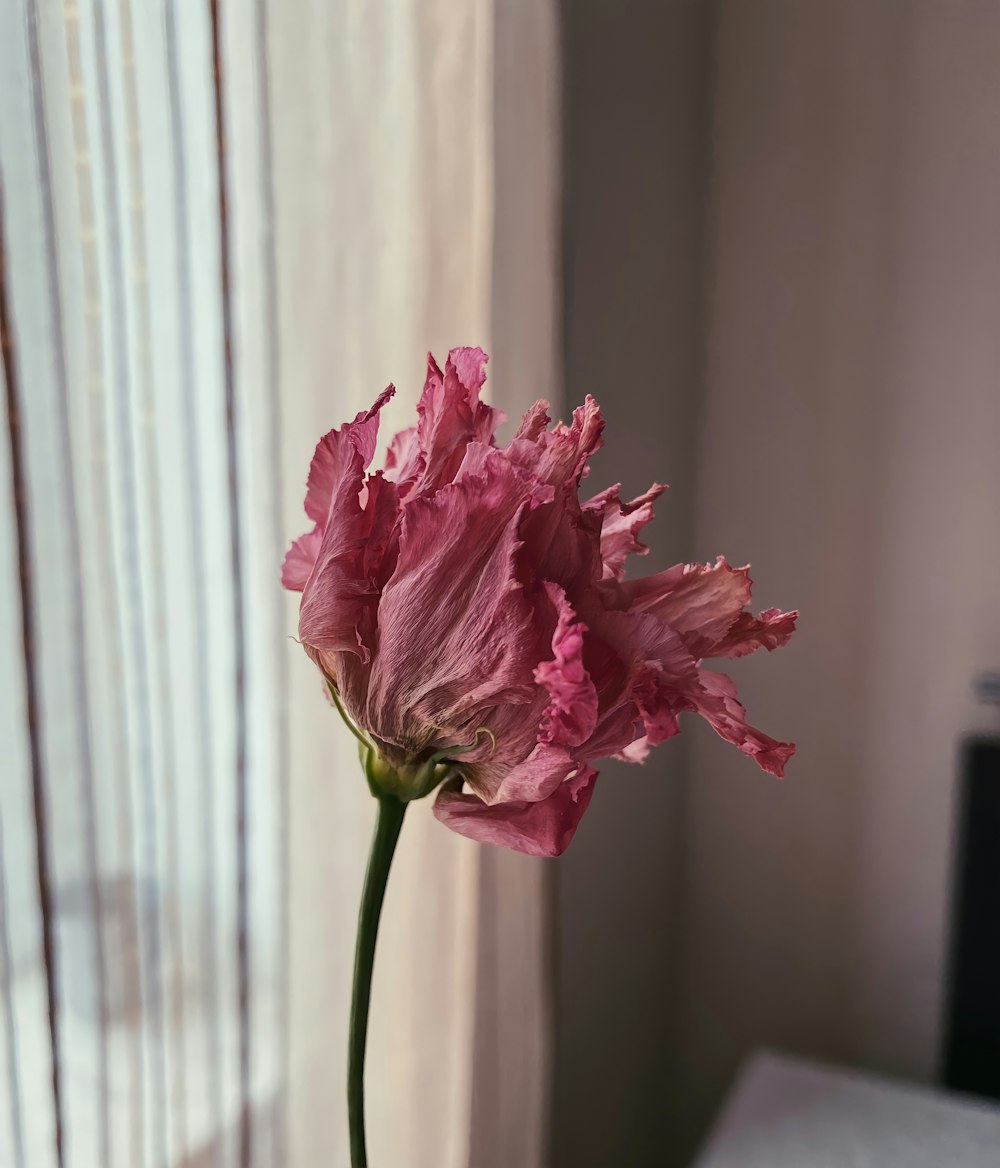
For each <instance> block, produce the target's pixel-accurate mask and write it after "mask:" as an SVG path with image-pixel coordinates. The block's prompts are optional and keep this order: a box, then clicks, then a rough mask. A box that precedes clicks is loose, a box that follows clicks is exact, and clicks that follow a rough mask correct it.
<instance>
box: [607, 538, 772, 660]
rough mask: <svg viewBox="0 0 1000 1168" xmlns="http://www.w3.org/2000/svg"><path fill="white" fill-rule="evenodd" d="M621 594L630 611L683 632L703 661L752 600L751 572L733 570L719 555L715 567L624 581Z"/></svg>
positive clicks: (685, 566) (680, 566)
mask: <svg viewBox="0 0 1000 1168" xmlns="http://www.w3.org/2000/svg"><path fill="white" fill-rule="evenodd" d="M621 591H622V594H623V596H624V597H625V598H626V600H627V602H628V606H629V609H630V611H632V612H649V613H653V614H654V615H655V616H657V617H659V618H660V620H663V621H665V622H666V623H667V624H669V625H670V627H671V628H673V629H675V630H676V631H677V632H678V633H680V635H681V636H682V637H683V638H684V641H685V643H686V644H687V645H688V647H689V648H690V650H691V652H692V654H693V655H694V656H695V657H704V656H706V655H707V651H708V650H709V649H710V648H711V647H712V646H713V645H716V644H718V643H719V642H720V641H721V640H722V639H723V638H724V637H725V636H726V634H727V633H728V632H729V630H730V628H732V626H733V624H734V622H735V621H736V619H737V617H739V615H740V613H741V612H742V611H743V608H744V606H745V605H746V604H747V602H748V601H749V600H750V570H749V568H731V567H730V566H729V565H728V564H727V563H726V560H725V557H724V556H719V558H718V559H717V560H716V562H715V563H714V564H677V565H676V566H675V567H673V568H668V569H667V570H666V571H665V572H658V573H657V574H656V575H655V576H646V577H645V578H644V579H641V580H626V581H625V582H624V583H623V584H622V585H621Z"/></svg>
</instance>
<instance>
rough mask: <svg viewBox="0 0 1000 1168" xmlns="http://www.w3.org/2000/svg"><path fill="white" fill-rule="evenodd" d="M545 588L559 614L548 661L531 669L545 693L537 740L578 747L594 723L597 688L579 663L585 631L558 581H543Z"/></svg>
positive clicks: (588, 735) (590, 732)
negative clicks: (545, 705) (546, 699)
mask: <svg viewBox="0 0 1000 1168" xmlns="http://www.w3.org/2000/svg"><path fill="white" fill-rule="evenodd" d="M545 591H546V592H547V593H548V596H549V599H550V600H551V601H552V603H553V605H554V606H555V608H556V611H557V612H558V614H559V620H558V623H557V625H556V630H555V633H554V635H553V637H552V652H553V654H554V656H553V658H552V660H551V661H543V662H541V664H539V665H538V667H537V668H536V669H535V681H537V682H538V684H539V685H541V686H544V687H545V689H546V690H547V691H548V694H549V699H550V701H549V705H548V706H547V707H546V710H545V713H544V715H543V717H542V728H541V732H540V734H539V740H540V741H541V742H545V743H554V744H556V745H558V746H578V745H579V744H580V743H581V742H583V741H584V740H585V739H587V738H589V737H590V735H591V734H593V732H594V728H595V726H596V725H597V691H596V690H595V689H594V683H593V682H592V681H591V679H590V674H589V673H588V672H587V670H586V669H585V668H584V664H583V637H584V633H585V632H586V631H587V627H586V625H584V624H583V623H582V622H581V621H580V620H579V619H578V618H577V615H576V613H575V612H574V611H573V608H572V606H571V605H570V603H569V601H568V600H567V599H566V593H565V592H564V591H563V590H562V588H560V587H559V585H558V584H552V583H549V582H546V584H545Z"/></svg>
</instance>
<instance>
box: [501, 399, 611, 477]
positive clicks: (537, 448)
mask: <svg viewBox="0 0 1000 1168" xmlns="http://www.w3.org/2000/svg"><path fill="white" fill-rule="evenodd" d="M541 404H542V403H538V405H541ZM538 405H536V406H535V407H533V409H537V408H538ZM538 422H539V418H538V416H537V415H536V414H533V413H532V411H529V414H528V415H526V417H525V419H524V421H522V423H521V426H522V429H523V430H524V434H523V435H521V434H520V433H519V435H518V436H517V437H515V438H514V440H513V441H512V442H511V444H510V445H509V446H508V447H507V448H506V454H507V457H508V458H509V459H510V461H511V462H513V463H514V464H515V465H517V466H520V467H522V468H523V469H525V470H528V471H530V472H531V473H532V474H533V475H534V476H535V478H537V479H538V480H539V481H541V482H543V483H551V484H553V485H556V484H559V483H567V484H568V483H572V484H573V485H574V486H575V485H577V484H578V483H579V482H580V479H581V478H582V477H583V474H584V471H585V469H586V467H587V460H588V459H589V458H590V457H591V455H592V454H594V453H595V452H596V451H598V450H600V448H601V446H602V445H603V441H602V439H601V434H602V432H603V431H604V419H603V418H602V417H601V410H600V407H599V406H598V404H597V402H596V401H594V399H593V398H592V397H590V396H589V395H588V396H587V399H586V401H585V402H584V404H583V405H582V406H578V407H577V408H576V409H575V410H574V411H573V423H572V425H570V426H567V425H565V424H564V423H562V422H560V423H559V424H558V425H557V426H556V427H555V429H554V430H551V431H547V430H541V429H540V428H539V425H538Z"/></svg>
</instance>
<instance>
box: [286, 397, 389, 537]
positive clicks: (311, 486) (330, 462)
mask: <svg viewBox="0 0 1000 1168" xmlns="http://www.w3.org/2000/svg"><path fill="white" fill-rule="evenodd" d="M395 392H396V390H395V389H394V387H393V386H391V385H388V386H386V388H385V389H384V390H383V391H382V393H380V394H379V396H378V397H377V398H376V399H375V404H374V405H373V406H372V408H371V409H370V410H362V411H361V413H360V414H358V416H357V417H356V418H355V419H354V421H353V422H348V423H346V425H344V426H342V427H341V428H340V429H339V430H331V431H330V432H329V434H324V436H323V437H322V438H321V439H320V440H319V443H318V444H317V446H316V452H315V454H314V455H313V460H312V465H311V466H310V467H309V479H308V482H307V486H306V504H305V506H306V514H307V515H308V516H309V518H310V519H312V520H314V521H315V522H316V523H319V524H325V523H326V516H327V513H328V512H329V510H330V501H331V499H332V497H333V494H334V491H335V490H336V489H337V486H338V485H339V481H340V480H339V475H340V464H341V454H340V453H339V452H338V448H339V444H340V443H341V442H343V441H349V442H350V443H351V445H352V446H353V447H354V448H355V449H356V450H357V451H358V453H359V454H360V456H361V467H362V469H365V468H367V466H368V464H369V463H370V462H371V460H372V458H373V457H374V455H375V444H376V441H377V439H378V415H379V411H380V410H381V409H382V407H383V406H384V405H385V403H386V402H387V401H388V400H389V399H390V398H391V397H392V395H393V394H394V393H395Z"/></svg>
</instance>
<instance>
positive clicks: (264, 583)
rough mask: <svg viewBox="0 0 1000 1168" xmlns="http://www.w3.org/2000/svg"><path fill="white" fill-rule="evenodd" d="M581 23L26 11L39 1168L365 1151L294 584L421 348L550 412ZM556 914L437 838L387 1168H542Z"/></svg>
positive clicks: (419, 905) (26, 798)
mask: <svg viewBox="0 0 1000 1168" xmlns="http://www.w3.org/2000/svg"><path fill="white" fill-rule="evenodd" d="M501 9H502V10H501ZM553 30H554V23H553V13H552V9H551V6H550V5H549V4H548V3H546V4H532V3H529V2H528V0H519V2H518V3H514V4H509V5H503V6H500V8H498V10H496V11H495V10H494V5H493V3H492V0H469V2H468V3H464V4H460V5H456V4H454V3H451V2H449V0H431V2H430V3H426V2H422V3H416V2H415V0H381V2H378V3H371V2H365V0H348V2H346V3H338V4H319V3H315V4H314V3H307V2H305V0H293V2H291V3H285V4H282V5H273V4H267V3H265V2H264V0H260V2H259V3H250V2H247V3H242V4H232V5H216V4H212V3H210V2H208V0H206V2H205V3H193V2H192V3H180V2H179V0H159V2H150V0H89V2H82V3H80V4H76V3H73V2H67V3H65V4H56V3H44V2H43V0H14V2H12V3H10V4H7V5H4V6H3V8H2V11H0V79H2V80H0V168H2V171H0V173H2V190H3V201H2V214H0V229H2V240H0V246H2V254H3V281H2V284H3V290H4V296H3V305H2V318H3V319H2V325H3V329H4V337H5V346H4V362H3V375H4V392H5V401H6V407H7V408H6V420H7V435H5V440H4V441H3V442H2V443H0V516H2V527H0V536H2V538H0V646H2V652H0V694H2V702H0V740H2V742H3V744H4V758H3V762H2V764H0V766H2V772H0V775H2V777H0V859H2V863H0V993H2V1002H0V1163H2V1164H4V1165H7V1164H10V1165H12V1166H14V1168H25V1166H27V1168H50V1166H51V1168H56V1166H58V1168H63V1166H74V1168H91V1166H94V1168H98V1166H99V1168H105V1166H110V1168H116V1166H118V1165H122V1166H125V1165H128V1166H129V1168H133V1166H144V1165H156V1166H161V1165H163V1166H166V1165H170V1166H175V1165H186V1166H188V1168H194V1166H195V1165H198V1166H203V1165H204V1166H207V1165H213V1166H215V1165H232V1166H234V1168H235V1166H236V1165H240V1166H241V1168H242V1166H243V1165H249V1164H252V1165H256V1166H259V1168H270V1166H271V1165H275V1166H280V1165H283V1164H292V1165H303V1166H305V1165H309V1166H311V1165H313V1164H327V1163H330V1164H333V1163H342V1162H344V1161H345V1159H346V1136H345V1132H344V1130H343V1107H342V1099H343V1094H344V1080H343V1052H344V1045H345V1029H346V1017H347V1011H346V1004H347V993H348V987H349V977H350V966H351V950H352V946H353V927H354V917H355V912H356V905H357V899H358V895H359V890H360V883H361V878H362V872H363V867H364V858H365V853H366V850H367V844H368V835H369V831H370V827H371V804H370V800H369V798H368V796H367V793H366V790H365V788H364V785H363V783H362V782H361V781H360V780H359V773H358V768H357V762H356V758H355V757H354V752H353V750H352V749H351V743H350V739H349V738H348V737H347V736H346V735H345V733H344V732H343V731H342V730H341V728H340V727H339V725H338V723H337V719H336V718H335V717H334V716H333V715H332V714H331V712H330V710H329V708H328V707H327V705H326V703H325V701H324V698H323V695H322V691H321V687H320V686H319V685H318V684H317V679H316V676H315V673H314V671H313V669H312V668H311V666H310V665H309V663H308V661H307V660H306V659H305V657H304V655H303V654H302V652H301V650H300V649H299V648H298V646H297V645H296V644H295V643H294V640H293V639H292V634H293V633H294V630H295V625H296V619H295V604H294V598H291V597H287V596H285V595H283V594H282V593H281V592H280V589H279V588H278V583H277V580H278V565H279V562H280V557H281V554H282V552H283V548H284V545H285V543H286V541H287V539H288V538H289V537H290V536H291V535H293V534H295V533H297V531H298V529H299V528H300V527H301V525H302V514H301V495H302V487H303V483H304V477H305V472H306V468H307V466H308V460H309V457H310V454H311V450H312V446H313V445H314V443H315V441H316V438H317V436H318V435H319V434H320V433H321V432H323V431H324V430H325V429H328V428H329V427H330V426H331V425H335V424H339V423H340V421H342V420H343V419H344V418H347V417H349V416H352V415H353V414H354V413H355V412H356V411H357V410H358V409H359V408H361V407H362V406H365V405H367V404H369V403H370V400H371V399H372V397H373V396H374V394H375V393H376V392H377V391H378V390H380V389H381V388H382V387H383V386H384V385H385V384H386V383H387V382H388V381H390V380H393V381H396V382H397V385H398V387H399V390H400V393H399V395H398V397H397V399H396V400H395V402H394V403H393V405H392V408H391V410H390V411H388V416H387V417H386V420H385V426H386V430H388V431H390V432H391V431H392V430H393V429H395V428H397V427H398V426H400V425H402V424H404V419H405V418H406V417H407V416H408V415H409V413H410V412H411V411H412V408H413V405H414V402H415V395H416V392H417V390H418V389H419V385H420V383H421V381H422V369H423V360H424V355H425V352H426V350H427V349H428V348H434V349H436V350H439V351H443V350H445V349H446V348H447V347H448V346H450V345H451V344H457V343H482V344H484V345H485V346H487V347H491V348H492V351H493V357H494V360H493V364H492V366H491V373H492V375H493V377H492V398H493V400H495V401H499V403H500V404H501V405H505V406H506V407H507V408H508V410H509V411H510V412H511V413H514V412H516V411H517V410H518V409H519V408H521V407H523V406H524V405H526V404H527V402H528V401H530V400H531V399H532V398H533V397H535V396H538V395H540V394H542V393H546V392H548V393H551V392H552V389H553V385H554V383H555V380H556V361H555V332H556V329H555V320H556V306H555V295H554V274H555V264H554V261H553V254H554V240H555V236H556V232H555V208H556V197H555V192H556V181H555V180H556V173H555V171H556V166H555V159H556V157H557V150H556V131H557V127H556V106H557V102H556V99H555V94H556V83H555V73H554V67H555V57H556V51H555V37H554V31H553ZM518 46H521V48H522V50H524V51H518ZM508 98H509V99H510V100H508ZM220 161H221V166H220ZM220 174H221V177H222V180H223V181H222V182H221V184H220ZM8 437H9V440H7V439H8ZM543 885H544V868H543V866H542V865H540V864H537V863H532V862H531V861H528V860H522V859H513V858H509V857H498V856H496V855H492V854H487V853H485V852H480V851H478V850H477V849H476V848H475V847H474V846H473V845H471V844H469V843H468V842H466V841H463V840H460V839H459V838H458V837H456V836H453V835H452V834H451V833H448V832H446V831H445V830H444V829H442V828H441V827H440V826H439V825H437V824H436V823H435V822H434V821H433V820H432V819H431V817H430V815H429V808H425V807H420V808H418V809H416V810H415V812H414V813H413V814H412V817H411V820H410V822H408V825H407V831H406V832H405V833H404V837H403V841H402V844H401V849H400V854H399V858H398V867H397V870H396V872H395V873H394V879H393V882H392V886H391V889H390V893H389V900H388V904H387V915H386V920H385V928H384V934H383V939H382V943H381V949H380V959H379V966H378V971H377V975H376V984H375V988H374V994H375V1000H376V1006H375V1015H374V1025H373V1034H372V1052H371V1057H370V1083H371V1088H370V1096H369V1100H370V1101H369V1123H370V1128H371V1132H370V1143H371V1146H372V1161H373V1163H375V1164H379V1163H383V1164H390V1163H399V1164H406V1165H408V1166H410V1165H412V1166H414V1168H418V1166H422V1165H426V1166H430V1165H434V1166H435V1168H437V1166H455V1168H458V1166H462V1165H467V1164H469V1163H470V1162H471V1163H475V1164H476V1165H477V1168H479V1166H485V1165H489V1164H491V1163H496V1164H503V1163H513V1162H517V1163H518V1164H519V1165H525V1166H530V1165H532V1164H541V1163H542V1156H543V1152H542V1148H543V1142H544V1117H545V1110H546V1108H545V1099H546V1090H545V1081H546V1068H547V1048H548V1041H547V1025H548V1007H547V989H546V987H547V981H546V976H545V971H546V945H545V936H546V923H545V910H544V906H545V897H544V887H543ZM512 1058H514V1059H516V1065H517V1066H518V1067H520V1068H521V1070H520V1072H519V1074H518V1075H517V1076H516V1077H515V1076H513V1075H511V1074H510V1073H508V1068H509V1067H510V1066H511V1060H512ZM473 1130H474V1131H475V1135H474V1136H473Z"/></svg>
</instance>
